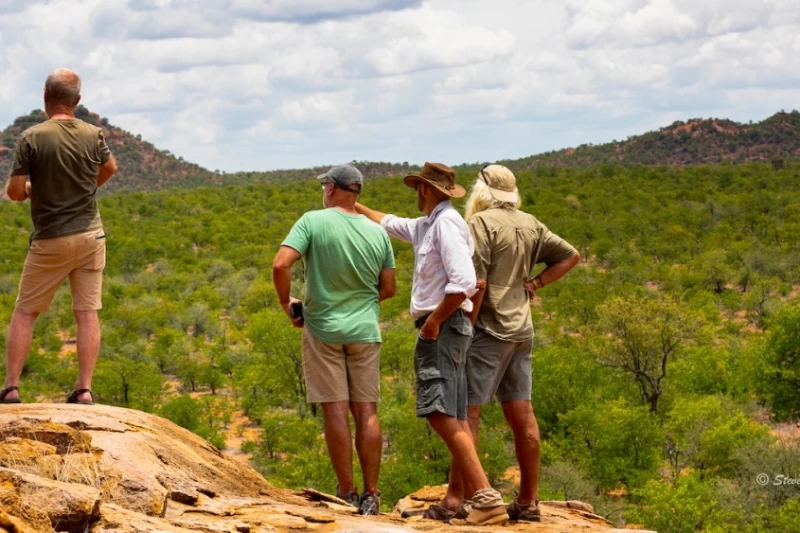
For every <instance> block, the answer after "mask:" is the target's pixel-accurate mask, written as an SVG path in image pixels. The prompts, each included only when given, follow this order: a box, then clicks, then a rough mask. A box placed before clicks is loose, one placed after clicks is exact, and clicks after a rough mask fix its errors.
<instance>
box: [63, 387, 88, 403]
mask: <svg viewBox="0 0 800 533" xmlns="http://www.w3.org/2000/svg"><path fill="white" fill-rule="evenodd" d="M84 392H88V393H89V394H90V395H91V396H92V401H94V394H92V391H91V389H75V390H74V391H72V392H70V393H69V396H67V401H68V402H72V403H77V402H78V396H80V395H81V394H83V393H84Z"/></svg>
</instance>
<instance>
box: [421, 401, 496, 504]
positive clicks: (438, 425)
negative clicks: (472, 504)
mask: <svg viewBox="0 0 800 533" xmlns="http://www.w3.org/2000/svg"><path fill="white" fill-rule="evenodd" d="M428 423H430V425H431V427H432V428H433V429H434V430H435V431H436V433H438V434H439V436H440V437H441V438H442V440H444V442H445V444H446V445H447V448H448V449H449V450H450V456H451V457H452V461H453V462H454V463H455V465H456V469H457V470H458V471H459V473H460V476H458V477H460V478H461V480H462V483H463V486H464V488H465V489H466V488H467V487H470V492H466V491H464V492H463V495H462V497H463V498H471V497H472V494H473V493H474V491H476V490H480V489H488V488H490V485H489V480H488V479H487V478H486V474H485V473H484V471H483V467H482V466H481V462H480V459H478V453H477V452H476V451H475V444H474V443H473V441H472V434H471V433H470V431H469V425H468V424H467V422H466V420H458V419H456V418H453V417H452V416H447V415H445V414H442V413H433V414H432V415H430V416H429V417H428ZM451 473H452V471H451ZM452 477H453V476H452V475H451V478H452ZM459 504H460V501H459Z"/></svg>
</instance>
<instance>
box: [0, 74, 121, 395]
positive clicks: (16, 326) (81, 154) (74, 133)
mask: <svg viewBox="0 0 800 533" xmlns="http://www.w3.org/2000/svg"><path fill="white" fill-rule="evenodd" d="M80 88H81V81H80V78H79V77H78V75H77V74H76V73H74V72H73V71H71V70H68V69H58V70H55V71H53V72H52V73H51V74H50V75H49V76H48V77H47V81H46V82H45V87H44V106H45V113H46V114H47V117H48V120H47V121H45V122H43V123H41V124H37V125H36V126H32V127H31V128H28V129H27V130H25V132H23V133H22V136H21V137H20V139H19V141H18V142H17V147H16V151H15V152H14V164H13V167H12V169H11V177H10V178H9V179H8V183H7V184H6V191H5V192H6V196H7V197H8V198H9V199H11V200H14V201H16V202H22V201H25V200H26V199H30V200H31V218H32V219H33V228H34V230H33V234H32V235H31V240H30V247H29V249H28V256H27V258H26V260H25V266H24V268H23V271H22V279H21V280H20V285H19V293H18V295H17V302H16V305H15V308H14V313H13V315H12V317H11V324H10V325H9V327H8V337H7V340H6V380H5V389H3V390H2V391H0V403H19V401H20V400H19V390H18V386H19V379H20V375H21V374H22V369H23V365H24V364H25V358H26V357H27V355H28V352H29V351H30V347H31V342H32V338H33V326H34V323H35V322H36V318H37V317H38V316H39V314H40V313H42V312H44V311H47V310H48V309H49V308H50V303H51V302H52V300H53V296H54V295H55V292H56V290H57V289H58V287H59V286H60V285H61V283H62V282H63V281H64V279H66V278H69V282H70V289H71V292H72V309H73V313H74V315H75V321H76V323H77V327H78V338H77V345H78V367H79V368H78V379H77V381H76V383H75V390H73V391H72V392H71V393H70V395H69V396H68V397H67V402H69V403H84V404H90V403H92V402H93V400H94V399H93V397H92V394H91V390H90V389H91V382H92V374H93V372H94V366H95V362H96V361H97V354H98V351H99V348H100V324H99V321H98V317H97V310H98V309H100V307H101V297H100V296H101V289H102V276H103V268H104V267H105V234H104V233H103V225H102V223H101V221H100V212H99V211H98V209H97V200H96V199H95V194H96V192H97V188H98V187H100V186H102V185H103V184H104V183H105V182H107V181H108V180H109V179H110V178H111V176H112V175H114V173H115V172H116V170H117V166H116V163H115V161H114V158H113V156H112V155H111V152H110V151H109V149H108V146H107V145H106V142H105V139H104V138H103V133H102V130H100V128H97V127H95V126H92V125H90V124H87V123H85V122H83V121H81V120H78V119H76V118H75V113H74V111H75V106H77V105H78V102H79V101H80ZM28 180H30V181H28Z"/></svg>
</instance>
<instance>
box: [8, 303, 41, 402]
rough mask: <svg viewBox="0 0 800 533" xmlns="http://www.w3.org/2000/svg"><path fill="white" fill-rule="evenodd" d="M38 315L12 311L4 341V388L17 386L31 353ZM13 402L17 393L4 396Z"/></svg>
mask: <svg viewBox="0 0 800 533" xmlns="http://www.w3.org/2000/svg"><path fill="white" fill-rule="evenodd" d="M38 316H39V313H34V312H31V311H25V310H22V309H14V314H12V315H11V323H10V324H9V325H8V337H7V339H6V382H5V386H4V387H14V386H18V385H19V378H20V376H21V375H22V369H23V368H24V366H25V359H27V357H28V353H29V352H30V351H31V343H32V342H33V325H34V324H35V323H36V317H38ZM6 398H7V399H9V400H13V399H16V398H19V393H18V392H17V391H12V392H10V393H8V396H6Z"/></svg>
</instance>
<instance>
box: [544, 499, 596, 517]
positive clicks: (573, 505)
mask: <svg viewBox="0 0 800 533" xmlns="http://www.w3.org/2000/svg"><path fill="white" fill-rule="evenodd" d="M539 503H541V504H542V505H547V506H548V507H564V508H566V509H577V510H579V511H585V512H587V513H592V514H594V507H592V506H591V505H589V504H588V503H584V502H579V501H577V500H567V501H564V502H559V501H542V502H539Z"/></svg>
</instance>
